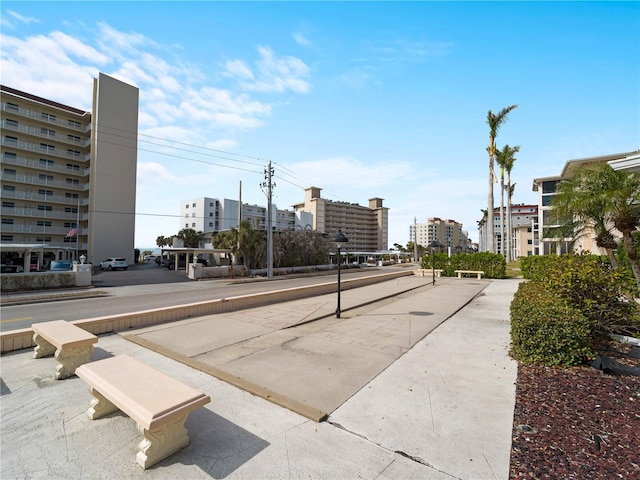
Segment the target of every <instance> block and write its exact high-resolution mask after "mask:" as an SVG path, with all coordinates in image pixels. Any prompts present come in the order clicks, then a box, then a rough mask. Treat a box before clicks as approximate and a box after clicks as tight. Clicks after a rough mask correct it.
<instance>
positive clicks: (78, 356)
mask: <svg viewBox="0 0 640 480" xmlns="http://www.w3.org/2000/svg"><path fill="white" fill-rule="evenodd" d="M31 328H32V329H33V331H34V334H33V341H34V343H35V344H36V348H35V349H34V350H33V358H43V357H48V356H51V355H54V357H55V359H56V360H57V361H58V366H57V367H56V375H55V377H56V380H62V379H63V378H67V377H70V376H72V375H74V374H75V372H76V368H78V367H79V366H80V365H83V364H85V363H88V362H89V361H90V360H91V354H92V353H93V344H94V343H96V342H97V341H98V337H96V336H95V335H93V334H91V333H89V332H87V331H85V330H82V329H81V328H80V327H77V326H75V325H73V324H71V323H68V322H65V321H64V320H55V321H53V322H45V323H36V324H34V325H32V326H31Z"/></svg>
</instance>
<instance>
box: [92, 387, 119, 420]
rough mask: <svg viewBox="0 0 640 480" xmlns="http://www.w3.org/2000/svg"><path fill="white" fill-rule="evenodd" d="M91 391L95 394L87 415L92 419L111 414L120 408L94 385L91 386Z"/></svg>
mask: <svg viewBox="0 0 640 480" xmlns="http://www.w3.org/2000/svg"><path fill="white" fill-rule="evenodd" d="M89 392H91V395H93V399H92V400H91V403H90V405H91V406H90V407H89V410H87V415H89V418H90V419H91V420H96V419H97V418H102V417H104V416H105V415H109V414H110V413H113V412H115V411H117V410H118V407H116V406H115V405H114V404H113V403H111V402H110V401H109V400H107V399H106V398H105V397H104V396H103V395H102V394H101V393H100V392H99V391H98V390H96V389H95V388H93V387H89Z"/></svg>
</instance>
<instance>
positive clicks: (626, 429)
mask: <svg viewBox="0 0 640 480" xmlns="http://www.w3.org/2000/svg"><path fill="white" fill-rule="evenodd" d="M598 352H599V353H600V354H604V355H607V356H609V357H610V358H613V359H615V360H617V361H619V362H621V363H623V364H625V365H628V366H632V367H635V366H640V359H638V358H635V357H634V356H632V354H631V346H630V345H628V344H623V343H620V342H616V341H610V342H605V343H601V344H599V345H598ZM523 478H526V479H553V480H556V479H580V480H586V479H594V480H596V479H598V480H600V479H618V478H620V479H625V480H627V479H628V480H632V479H640V377H638V376H616V375H607V374H605V373H603V372H602V371H601V370H598V369H596V368H593V367H591V366H589V365H584V366H578V367H572V368H550V367H541V366H535V365H524V364H519V365H518V379H517V384H516V405H515V411H514V420H513V438H512V444H511V464H510V479H512V480H513V479H523Z"/></svg>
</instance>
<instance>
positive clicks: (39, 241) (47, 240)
mask: <svg viewBox="0 0 640 480" xmlns="http://www.w3.org/2000/svg"><path fill="white" fill-rule="evenodd" d="M50 241H51V237H36V242H38V243H46V242H50Z"/></svg>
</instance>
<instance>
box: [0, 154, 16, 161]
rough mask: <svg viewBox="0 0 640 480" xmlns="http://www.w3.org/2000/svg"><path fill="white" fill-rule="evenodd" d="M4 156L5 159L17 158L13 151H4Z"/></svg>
mask: <svg viewBox="0 0 640 480" xmlns="http://www.w3.org/2000/svg"><path fill="white" fill-rule="evenodd" d="M3 155H4V158H6V159H7V160H16V159H17V158H18V155H16V154H15V153H13V152H4V154H3Z"/></svg>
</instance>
